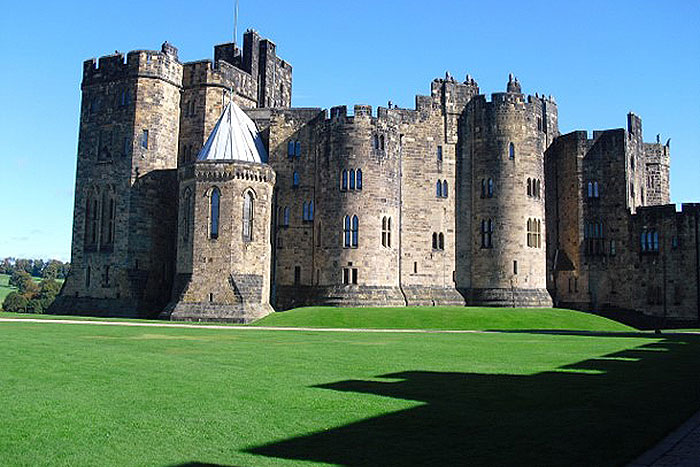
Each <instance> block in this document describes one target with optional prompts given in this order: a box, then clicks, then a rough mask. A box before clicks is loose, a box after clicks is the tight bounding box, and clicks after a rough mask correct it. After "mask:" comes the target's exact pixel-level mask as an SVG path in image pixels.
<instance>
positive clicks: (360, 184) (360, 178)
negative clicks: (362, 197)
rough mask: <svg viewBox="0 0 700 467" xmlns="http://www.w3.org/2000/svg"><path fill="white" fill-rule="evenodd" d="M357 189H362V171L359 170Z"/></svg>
mask: <svg viewBox="0 0 700 467" xmlns="http://www.w3.org/2000/svg"><path fill="white" fill-rule="evenodd" d="M357 189H358V190H361V189H362V169H357Z"/></svg>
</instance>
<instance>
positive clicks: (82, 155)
mask: <svg viewBox="0 0 700 467" xmlns="http://www.w3.org/2000/svg"><path fill="white" fill-rule="evenodd" d="M82 89H83V95H82V104H81V123H80V136H79V142H78V161H77V177H76V198H75V207H74V213H75V214H74V225H73V245H72V257H73V259H72V263H73V272H72V273H71V275H70V277H69V278H68V280H67V281H66V283H65V285H64V288H63V291H62V293H61V296H60V297H59V299H58V300H57V302H56V304H55V306H54V308H53V311H54V312H62V313H102V314H113V315H123V316H152V315H154V314H156V313H158V312H160V311H162V310H163V309H165V313H164V315H163V316H168V317H171V318H174V319H192V320H203V319H224V320H232V321H240V322H245V321H249V320H251V319H255V318H256V317H259V316H262V315H264V314H266V313H268V312H269V311H270V310H271V308H270V303H271V304H272V305H274V306H275V307H277V308H278V309H286V308H290V307H294V306H301V305H319V304H325V305H344V306H377V305H383V306H389V305H391V306H403V305H438V304H465V303H468V304H490V305H499V306H548V305H550V304H551V303H552V298H554V302H555V304H557V305H562V306H571V307H575V308H579V309H593V310H604V309H621V308H624V309H632V310H643V311H644V312H646V313H649V314H652V315H654V316H671V317H676V318H678V319H692V318H693V317H700V313H698V311H697V304H698V297H697V290H698V278H697V276H698V264H700V259H699V258H698V246H697V243H698V241H697V238H698V214H697V211H698V210H697V206H695V205H684V207H683V210H682V211H681V212H679V213H677V212H675V209H673V208H672V207H671V206H668V205H667V204H668V202H669V200H670V190H669V167H670V148H669V145H668V143H667V144H666V145H661V143H660V142H659V141H658V139H657V143H656V144H649V143H644V142H643V137H642V122H641V119H640V118H639V117H637V116H636V115H634V114H629V115H628V120H627V125H626V128H625V129H617V130H606V131H595V132H593V133H592V137H589V136H588V134H587V133H586V132H573V133H570V134H568V135H563V136H561V135H559V130H558V109H557V105H556V103H555V102H554V100H553V99H552V98H551V97H549V98H546V97H544V96H540V95H538V94H536V95H535V96H527V95H525V94H523V93H522V91H521V87H520V83H519V82H518V81H517V80H515V79H513V77H512V76H511V78H510V79H509V81H508V84H507V88H506V92H505V93H495V94H492V96H491V98H490V100H487V98H486V97H485V96H484V95H482V94H480V91H479V87H478V85H477V83H476V82H475V81H474V80H473V79H472V78H471V77H469V76H467V79H466V80H465V81H464V82H458V81H456V80H455V79H454V78H453V77H451V76H450V75H449V74H447V75H446V76H445V78H444V79H436V80H434V81H433V82H432V83H431V89H430V95H429V96H417V97H416V106H415V109H401V108H397V107H395V106H392V105H391V104H389V105H388V107H379V108H378V109H376V112H374V111H373V109H372V108H371V107H370V106H366V105H356V106H354V108H353V111H352V115H349V113H348V110H347V109H346V107H345V106H338V107H334V108H332V109H330V112H327V111H325V110H322V109H318V108H295V109H294V108H290V106H291V90H292V68H291V66H290V65H289V64H288V63H287V62H286V61H284V60H282V59H280V58H279V57H277V55H276V46H275V44H274V43H273V42H271V41H270V40H268V39H264V38H261V37H260V36H259V35H258V34H257V33H256V32H255V31H250V30H249V31H247V32H246V33H245V35H244V41H243V48H242V50H241V49H239V48H238V47H237V46H236V44H232V43H228V44H220V45H217V46H216V47H215V49H214V59H213V61H210V60H204V61H197V62H190V63H185V64H182V63H180V62H179V60H178V57H177V49H175V48H174V47H172V46H171V45H169V44H167V43H166V44H164V45H163V47H162V49H161V50H160V51H145V50H144V51H134V52H130V53H129V54H127V55H126V57H125V56H124V55H123V54H115V55H112V56H107V57H102V58H100V60H99V62H96V61H95V60H89V61H86V62H85V63H84V66H83V84H82ZM230 97H232V98H233V99H234V101H235V102H236V103H237V104H238V105H239V106H241V107H242V108H244V109H246V111H247V112H248V114H249V116H250V117H251V118H252V119H253V120H254V121H255V122H256V124H257V126H258V130H259V132H260V134H261V136H262V138H263V140H264V142H265V145H266V146H267V148H268V153H269V162H268V164H259V165H255V166H253V165H249V164H245V163H211V162H195V159H196V156H197V154H198V153H199V151H200V149H201V148H202V146H203V145H204V143H205V141H206V139H207V137H208V136H209V134H210V132H211V130H212V129H213V127H214V125H215V124H216V121H217V119H218V118H219V116H220V115H221V112H222V110H223V107H224V103H225V102H226V100H227V99H229V98H230ZM360 173H361V182H360V175H359V174H360ZM360 183H361V186H360ZM214 187H216V188H217V189H219V190H221V193H222V217H221V222H222V224H221V225H222V230H221V235H220V236H219V237H218V238H211V237H210V236H209V233H208V230H207V229H208V228H209V225H210V224H209V223H210V218H209V215H210V212H209V206H210V205H209V202H210V195H211V192H212V190H213V189H214ZM244 193H254V197H255V216H254V217H255V222H254V225H255V231H254V233H253V238H254V240H253V241H249V240H245V239H243V238H242V237H241V235H242V234H241V232H240V228H241V225H242V217H241V216H242V212H243V210H242V209H243V208H242V203H243V194H244ZM346 219H347V224H346ZM355 219H356V221H355ZM537 226H539V227H537ZM647 232H655V233H656V234H658V238H659V239H658V251H657V250H655V251H653V252H650V251H646V250H642V246H641V244H640V236H641V235H642V234H645V235H646V233H647ZM693 264H695V266H693ZM693 268H695V269H693ZM693 274H695V275H694V276H693ZM621 277H622V278H629V279H628V280H619V279H620V278H621ZM691 277H695V279H694V282H693V280H692V279H691ZM659 283H662V284H663V291H662V292H659V291H658V287H659ZM640 291H641V292H640ZM659 297H661V298H659ZM167 302H170V303H169V305H167V307H166V303H167Z"/></svg>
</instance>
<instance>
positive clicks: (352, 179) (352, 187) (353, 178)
mask: <svg viewBox="0 0 700 467" xmlns="http://www.w3.org/2000/svg"><path fill="white" fill-rule="evenodd" d="M349 173H350V189H351V190H354V189H355V171H354V170H350V171H349Z"/></svg>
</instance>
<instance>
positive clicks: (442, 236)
mask: <svg viewBox="0 0 700 467" xmlns="http://www.w3.org/2000/svg"><path fill="white" fill-rule="evenodd" d="M444 249H445V234H443V233H442V232H440V233H439V234H438V250H444Z"/></svg>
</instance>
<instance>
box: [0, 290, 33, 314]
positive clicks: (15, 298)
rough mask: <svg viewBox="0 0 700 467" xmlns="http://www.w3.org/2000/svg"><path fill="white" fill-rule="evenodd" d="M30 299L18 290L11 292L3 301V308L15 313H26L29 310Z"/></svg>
mask: <svg viewBox="0 0 700 467" xmlns="http://www.w3.org/2000/svg"><path fill="white" fill-rule="evenodd" d="M27 305H28V300H27V299H26V298H25V297H24V295H22V294H20V293H18V292H10V293H9V294H8V295H7V297H5V301H4V302H2V309H3V310H5V311H12V312H14V313H25V312H26V311H27Z"/></svg>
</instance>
